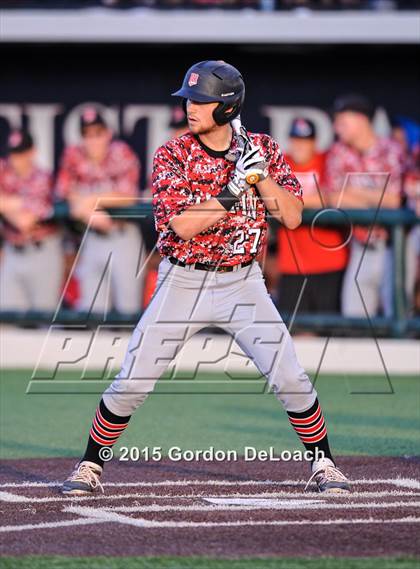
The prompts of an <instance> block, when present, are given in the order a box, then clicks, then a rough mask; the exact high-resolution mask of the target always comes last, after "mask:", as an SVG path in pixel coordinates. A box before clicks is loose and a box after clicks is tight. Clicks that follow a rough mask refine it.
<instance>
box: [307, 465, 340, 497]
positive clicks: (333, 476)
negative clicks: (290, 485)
mask: <svg viewBox="0 0 420 569" xmlns="http://www.w3.org/2000/svg"><path fill="white" fill-rule="evenodd" d="M319 474H323V475H324V478H325V480H326V481H327V482H331V481H332V482H347V478H346V477H345V476H344V474H343V473H342V472H341V471H340V470H338V468H336V467H335V466H321V468H318V470H315V472H314V473H313V474H312V476H311V477H310V478H309V480H308V482H307V483H306V486H305V490H304V492H306V489H307V488H308V486H309V484H310V483H311V482H312V480H313V479H314V478H315V477H316V476H318V475H319ZM318 490H319V488H318Z"/></svg>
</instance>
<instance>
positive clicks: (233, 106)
mask: <svg viewBox="0 0 420 569" xmlns="http://www.w3.org/2000/svg"><path fill="white" fill-rule="evenodd" d="M240 111H241V101H236V102H235V103H219V104H218V105H217V107H216V108H215V109H214V111H213V119H214V122H215V123H216V124H218V125H219V126H221V125H223V124H226V123H228V122H230V121H231V120H233V119H234V118H235V117H237V116H238V115H239V113H240Z"/></svg>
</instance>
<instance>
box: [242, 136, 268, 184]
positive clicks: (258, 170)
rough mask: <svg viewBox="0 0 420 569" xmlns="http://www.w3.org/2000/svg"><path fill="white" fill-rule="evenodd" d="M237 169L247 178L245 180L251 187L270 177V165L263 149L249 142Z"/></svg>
mask: <svg viewBox="0 0 420 569" xmlns="http://www.w3.org/2000/svg"><path fill="white" fill-rule="evenodd" d="M236 168H237V169H238V170H240V171H241V174H242V175H244V176H245V180H246V182H247V183H248V184H249V185H250V186H252V185H253V184H257V183H258V182H261V181H262V180H265V179H266V178H267V176H268V163H267V162H266V160H265V158H264V156H263V155H262V153H261V149H260V148H259V147H258V146H254V145H253V144H250V143H249V142H248V144H246V145H245V147H244V149H243V151H242V154H241V156H240V158H239V160H238V162H237V164H236Z"/></svg>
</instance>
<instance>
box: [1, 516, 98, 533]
mask: <svg viewBox="0 0 420 569" xmlns="http://www.w3.org/2000/svg"><path fill="white" fill-rule="evenodd" d="M105 522H108V520H105V519H104V520H96V523H105ZM92 523H95V521H93V520H92V519H90V518H78V519H76V520H67V521H58V522H41V523H39V524H23V525H20V526H2V527H0V533H7V532H11V531H26V530H31V529H55V528H60V527H71V526H84V525H89V524H92Z"/></svg>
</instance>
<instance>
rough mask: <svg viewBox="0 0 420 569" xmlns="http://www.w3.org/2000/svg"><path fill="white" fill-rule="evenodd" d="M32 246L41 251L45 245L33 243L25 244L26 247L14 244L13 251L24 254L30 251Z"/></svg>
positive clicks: (37, 242) (40, 242)
mask: <svg viewBox="0 0 420 569" xmlns="http://www.w3.org/2000/svg"><path fill="white" fill-rule="evenodd" d="M31 246H34V247H35V248H36V249H41V247H42V246H43V243H42V241H31V242H30V243H25V245H14V244H12V247H13V249H14V250H15V251H17V252H18V253H23V252H24V251H26V250H27V249H29V248H30V247H31Z"/></svg>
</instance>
